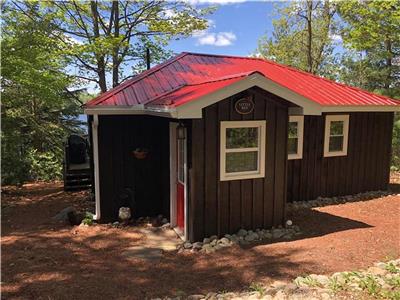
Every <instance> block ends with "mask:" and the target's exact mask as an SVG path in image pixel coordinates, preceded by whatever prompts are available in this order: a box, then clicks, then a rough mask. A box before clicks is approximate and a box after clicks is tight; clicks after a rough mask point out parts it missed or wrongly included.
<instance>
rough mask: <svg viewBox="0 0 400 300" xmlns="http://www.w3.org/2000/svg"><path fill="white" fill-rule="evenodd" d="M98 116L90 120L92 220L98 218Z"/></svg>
mask: <svg viewBox="0 0 400 300" xmlns="http://www.w3.org/2000/svg"><path fill="white" fill-rule="evenodd" d="M98 127H99V117H98V115H94V116H93V121H92V141H91V142H92V143H93V145H92V147H93V169H94V197H95V203H96V204H95V215H94V216H93V219H94V220H100V212H101V210H100V174H99V133H98Z"/></svg>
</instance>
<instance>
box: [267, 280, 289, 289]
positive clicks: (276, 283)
mask: <svg viewBox="0 0 400 300" xmlns="http://www.w3.org/2000/svg"><path fill="white" fill-rule="evenodd" d="M286 284H287V283H286V282H285V281H282V280H275V281H274V282H273V283H272V284H271V287H273V288H275V289H283V288H284V287H286Z"/></svg>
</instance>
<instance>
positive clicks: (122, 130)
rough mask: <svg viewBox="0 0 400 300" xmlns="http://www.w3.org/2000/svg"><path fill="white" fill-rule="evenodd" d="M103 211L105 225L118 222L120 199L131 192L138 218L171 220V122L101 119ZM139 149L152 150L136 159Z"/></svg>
mask: <svg viewBox="0 0 400 300" xmlns="http://www.w3.org/2000/svg"><path fill="white" fill-rule="evenodd" d="M98 138H99V150H98V151H99V175H100V201H101V203H100V209H101V220H102V221H103V222H109V221H114V220H116V219H117V218H118V209H119V207H120V206H121V205H122V204H121V203H119V198H118V195H119V194H120V193H121V192H122V191H124V189H126V188H129V189H131V190H132V191H133V193H134V197H135V202H136V206H135V210H134V211H133V212H132V214H133V216H134V217H135V218H137V217H141V216H143V217H145V216H154V215H158V214H163V215H164V216H166V217H169V207H170V201H169V189H170V186H169V120H168V119H166V118H161V117H149V116H127V115H115V116H99V126H98ZM136 148H146V149H148V151H149V152H148V157H147V158H146V159H142V160H140V159H136V158H135V157H134V156H133V155H132V152H133V151H134V150H135V149H136Z"/></svg>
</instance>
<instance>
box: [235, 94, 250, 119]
mask: <svg viewBox="0 0 400 300" xmlns="http://www.w3.org/2000/svg"><path fill="white" fill-rule="evenodd" d="M235 110H236V112H237V113H238V114H241V115H247V114H250V113H251V112H252V111H253V110H254V102H253V100H252V99H251V96H249V97H245V98H240V99H239V100H237V101H236V102H235Z"/></svg>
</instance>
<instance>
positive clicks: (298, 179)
mask: <svg viewBox="0 0 400 300" xmlns="http://www.w3.org/2000/svg"><path fill="white" fill-rule="evenodd" d="M349 115H350V123H349V143H348V154H347V156H338V157H323V151H324V150H323V145H324V130H325V115H324V116H305V117H304V143H303V159H296V160H289V161H288V177H287V195H288V196H287V199H288V201H289V202H292V201H304V200H312V199H315V198H317V197H318V196H323V197H329V196H339V195H350V194H355V193H359V192H364V191H372V190H382V189H386V188H387V185H388V183H389V169H390V152H391V137H392V126H393V113H383V112H382V113H379V112H378V113H375V112H370V113H360V112H356V113H349Z"/></svg>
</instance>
